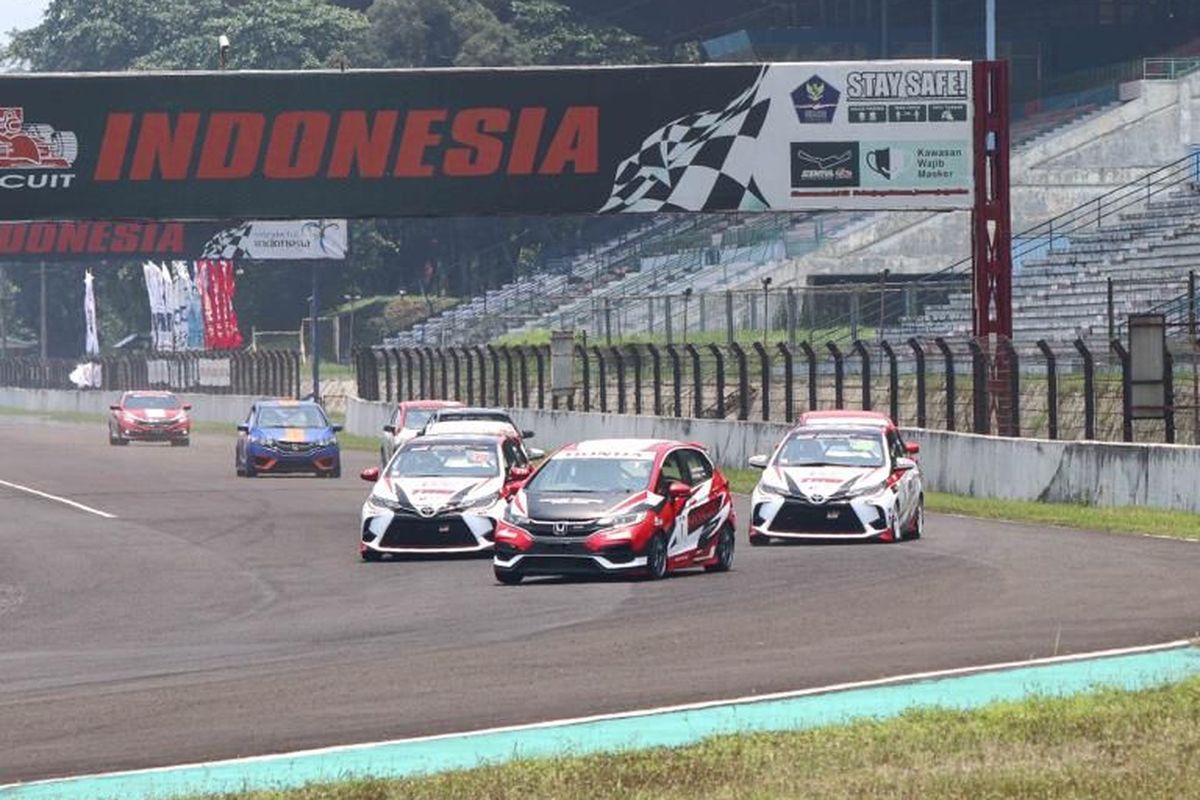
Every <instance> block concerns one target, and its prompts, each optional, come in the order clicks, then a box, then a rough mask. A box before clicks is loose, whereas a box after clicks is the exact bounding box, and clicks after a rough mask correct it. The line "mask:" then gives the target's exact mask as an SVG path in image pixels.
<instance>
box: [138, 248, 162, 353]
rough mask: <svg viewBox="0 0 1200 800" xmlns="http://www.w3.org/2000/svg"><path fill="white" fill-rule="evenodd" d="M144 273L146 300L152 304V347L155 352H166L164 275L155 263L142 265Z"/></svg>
mask: <svg viewBox="0 0 1200 800" xmlns="http://www.w3.org/2000/svg"><path fill="white" fill-rule="evenodd" d="M142 272H143V273H144V275H145V277H146V298H147V300H148V301H149V303H150V346H151V348H152V349H154V350H166V349H167V342H166V339H165V337H164V335H163V334H164V332H165V331H166V325H165V319H164V317H165V313H166V309H165V308H164V307H163V293H162V273H161V272H159V269H158V265H157V264H155V263H154V262H153V261H147V262H145V263H144V264H142Z"/></svg>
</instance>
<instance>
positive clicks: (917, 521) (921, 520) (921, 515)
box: [908, 497, 925, 539]
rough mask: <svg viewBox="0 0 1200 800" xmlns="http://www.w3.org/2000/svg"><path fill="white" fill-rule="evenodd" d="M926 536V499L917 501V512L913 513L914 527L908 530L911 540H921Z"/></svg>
mask: <svg viewBox="0 0 1200 800" xmlns="http://www.w3.org/2000/svg"><path fill="white" fill-rule="evenodd" d="M924 535H925V498H924V497H922V498H921V499H920V500H918V501H917V510H916V511H914V512H913V522H912V527H911V528H909V529H908V538H909V539H920V538H921V537H922V536H924Z"/></svg>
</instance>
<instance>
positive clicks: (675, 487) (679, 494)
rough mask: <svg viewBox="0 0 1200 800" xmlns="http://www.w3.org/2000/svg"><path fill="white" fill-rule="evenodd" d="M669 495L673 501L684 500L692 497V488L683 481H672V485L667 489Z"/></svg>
mask: <svg viewBox="0 0 1200 800" xmlns="http://www.w3.org/2000/svg"><path fill="white" fill-rule="evenodd" d="M667 495H668V496H669V497H670V498H671V499H672V500H682V499H684V498H687V497H691V496H692V487H690V486H688V485H687V484H686V483H684V482H683V481H671V485H670V486H668V487H667Z"/></svg>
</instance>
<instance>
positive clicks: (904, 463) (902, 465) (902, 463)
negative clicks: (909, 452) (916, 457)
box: [895, 458, 917, 472]
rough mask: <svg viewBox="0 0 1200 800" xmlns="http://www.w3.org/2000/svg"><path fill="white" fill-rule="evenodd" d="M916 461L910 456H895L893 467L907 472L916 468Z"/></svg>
mask: <svg viewBox="0 0 1200 800" xmlns="http://www.w3.org/2000/svg"><path fill="white" fill-rule="evenodd" d="M916 468H917V462H915V461H913V460H912V459H911V458H897V459H896V466H895V469H896V470H897V471H899V472H907V471H908V470H910V469H916Z"/></svg>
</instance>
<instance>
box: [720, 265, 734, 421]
mask: <svg viewBox="0 0 1200 800" xmlns="http://www.w3.org/2000/svg"><path fill="white" fill-rule="evenodd" d="M725 341H726V342H728V343H729V344H733V292H732V291H729V290H728V289H727V290H726V291H725ZM722 416H724V415H722Z"/></svg>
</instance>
